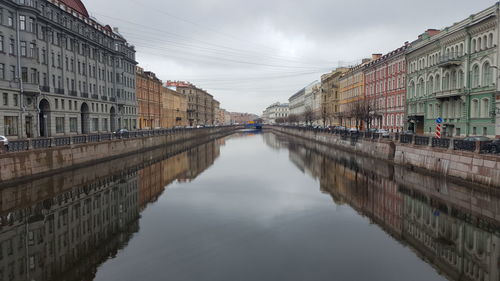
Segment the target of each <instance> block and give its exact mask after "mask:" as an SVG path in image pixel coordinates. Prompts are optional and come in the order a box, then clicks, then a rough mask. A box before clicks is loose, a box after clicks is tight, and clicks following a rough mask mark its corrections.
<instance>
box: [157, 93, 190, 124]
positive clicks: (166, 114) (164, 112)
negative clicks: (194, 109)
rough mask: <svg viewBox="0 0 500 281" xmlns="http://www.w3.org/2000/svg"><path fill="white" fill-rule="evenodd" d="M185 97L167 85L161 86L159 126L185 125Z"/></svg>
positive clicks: (186, 120)
mask: <svg viewBox="0 0 500 281" xmlns="http://www.w3.org/2000/svg"><path fill="white" fill-rule="evenodd" d="M187 125H188V119H187V97H186V95H184V94H182V93H179V92H177V91H174V90H172V89H170V88H167V87H162V88H161V127H162V128H172V127H176V126H187Z"/></svg>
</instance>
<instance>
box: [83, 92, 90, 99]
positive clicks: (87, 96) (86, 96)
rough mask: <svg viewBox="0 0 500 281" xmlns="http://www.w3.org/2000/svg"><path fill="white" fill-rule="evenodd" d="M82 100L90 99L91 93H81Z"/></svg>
mask: <svg viewBox="0 0 500 281" xmlns="http://www.w3.org/2000/svg"><path fill="white" fill-rule="evenodd" d="M81 96H82V98H87V99H88V98H89V93H81Z"/></svg>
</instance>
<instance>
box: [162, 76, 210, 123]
mask: <svg viewBox="0 0 500 281" xmlns="http://www.w3.org/2000/svg"><path fill="white" fill-rule="evenodd" d="M167 87H172V88H173V89H175V90H176V91H178V92H179V93H182V94H185V95H186V97H187V102H188V110H187V117H188V123H189V125H190V126H196V125H212V124H213V123H214V118H215V110H214V97H213V96H212V95H211V94H209V93H208V92H207V91H205V90H203V89H200V88H198V87H196V86H195V85H193V84H191V83H189V82H180V81H168V82H167Z"/></svg>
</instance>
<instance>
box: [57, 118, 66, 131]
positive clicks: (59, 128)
mask: <svg viewBox="0 0 500 281" xmlns="http://www.w3.org/2000/svg"><path fill="white" fill-rule="evenodd" d="M56 133H58V134H62V133H64V117H56Z"/></svg>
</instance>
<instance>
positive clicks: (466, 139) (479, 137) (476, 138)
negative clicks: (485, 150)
mask: <svg viewBox="0 0 500 281" xmlns="http://www.w3.org/2000/svg"><path fill="white" fill-rule="evenodd" d="M490 140H491V139H490V138H487V137H484V136H471V137H466V138H464V141H490Z"/></svg>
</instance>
